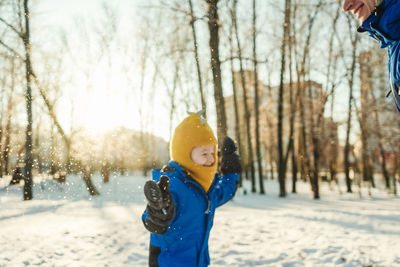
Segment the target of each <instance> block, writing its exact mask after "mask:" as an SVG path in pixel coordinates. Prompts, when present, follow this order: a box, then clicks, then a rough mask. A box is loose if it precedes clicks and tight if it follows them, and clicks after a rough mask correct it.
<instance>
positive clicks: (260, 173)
mask: <svg viewBox="0 0 400 267" xmlns="http://www.w3.org/2000/svg"><path fill="white" fill-rule="evenodd" d="M235 17H236V16H235ZM256 38H257V36H256V0H253V62H254V111H255V123H254V124H255V133H256V152H257V165H258V180H259V185H260V194H262V195H263V194H265V190H264V179H263V167H262V155H261V144H260V126H259V124H260V122H259V120H260V116H259V99H258V98H259V93H258V91H259V88H258V72H257V46H256V45H257V39H256Z"/></svg>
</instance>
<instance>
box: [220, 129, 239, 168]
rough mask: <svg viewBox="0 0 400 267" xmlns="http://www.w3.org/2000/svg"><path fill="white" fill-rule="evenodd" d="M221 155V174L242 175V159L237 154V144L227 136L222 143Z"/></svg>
mask: <svg viewBox="0 0 400 267" xmlns="http://www.w3.org/2000/svg"><path fill="white" fill-rule="evenodd" d="M221 154H222V159H221V172H222V173H223V174H228V173H240V172H241V171H242V166H241V164H240V157H239V155H238V154H237V153H236V145H235V142H234V141H233V140H232V139H231V138H229V137H228V136H225V138H224V141H223V142H222V147H221Z"/></svg>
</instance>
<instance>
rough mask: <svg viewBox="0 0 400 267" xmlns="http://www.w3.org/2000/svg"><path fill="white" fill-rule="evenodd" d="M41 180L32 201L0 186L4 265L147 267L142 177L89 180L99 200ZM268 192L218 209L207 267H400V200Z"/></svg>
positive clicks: (70, 185)
mask: <svg viewBox="0 0 400 267" xmlns="http://www.w3.org/2000/svg"><path fill="white" fill-rule="evenodd" d="M46 178H47V177H36V179H35V185H34V198H35V199H34V200H32V201H22V200H21V199H22V192H21V190H22V188H21V187H20V186H17V185H14V186H8V187H6V184H7V183H6V182H5V179H9V177H8V178H3V179H0V244H1V245H0V266H27V265H35V266H147V257H148V242H149V234H148V232H147V231H146V230H145V228H144V227H143V225H142V222H141V214H142V211H143V209H144V207H145V201H144V197H143V193H142V185H143V184H144V181H145V180H146V179H147V178H144V177H139V176H134V175H130V176H118V177H111V179H110V183H108V184H102V183H101V179H100V177H99V176H98V175H95V176H94V178H93V180H94V182H95V185H96V187H97V189H98V190H99V191H100V193H101V195H100V196H98V197H93V198H91V197H89V196H88V193H87V191H86V189H85V186H84V183H83V181H82V179H81V178H80V177H78V176H68V177H67V183H65V184H59V183H57V182H55V181H53V180H49V179H46ZM289 185H290V183H289V182H288V188H290V187H289ZM246 186H247V187H249V186H248V184H246ZM265 187H266V191H267V192H266V193H267V194H266V195H259V194H251V193H247V194H246V195H244V194H243V190H242V189H240V190H239V191H238V194H237V196H236V198H235V199H234V201H231V202H229V203H228V204H226V205H224V206H222V207H221V208H219V209H218V210H217V214H216V217H215V222H214V227H213V230H212V232H211V237H210V242H209V245H210V256H211V266H287V267H288V266H346V267H350V266H400V253H399V251H400V223H399V222H400V198H399V197H393V196H390V195H389V194H387V193H386V192H384V191H382V190H378V189H374V190H373V192H372V196H373V197H372V198H371V197H367V196H368V195H367V194H366V192H363V197H362V198H359V196H358V194H339V193H338V191H337V190H333V191H331V190H329V187H328V185H327V184H326V183H323V184H322V185H321V200H313V199H312V195H311V193H310V186H309V185H308V184H306V183H303V182H299V183H298V191H299V193H298V194H291V193H289V194H288V197H286V198H279V197H277V194H278V183H277V181H271V180H268V181H266V184H265ZM343 189H344V188H343ZM343 189H342V191H343Z"/></svg>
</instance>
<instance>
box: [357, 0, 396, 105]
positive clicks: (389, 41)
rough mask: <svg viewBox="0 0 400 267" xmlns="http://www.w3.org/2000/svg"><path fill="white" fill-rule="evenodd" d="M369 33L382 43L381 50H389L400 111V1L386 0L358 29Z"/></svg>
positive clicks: (393, 87) (392, 78) (392, 82)
mask: <svg viewBox="0 0 400 267" xmlns="http://www.w3.org/2000/svg"><path fill="white" fill-rule="evenodd" d="M358 31H359V32H365V31H368V32H369V33H370V35H371V36H372V37H373V38H375V39H376V40H378V41H379V42H380V45H381V48H386V47H387V48H388V68H389V79H390V85H391V88H392V94H393V97H394V100H395V103H396V106H397V109H398V110H399V111H400V95H399V88H400V1H399V0H385V1H384V2H383V3H382V4H380V5H379V6H378V7H377V8H376V10H375V11H374V12H373V13H372V14H371V15H370V16H369V17H368V18H367V19H366V20H365V21H364V22H363V24H362V25H361V26H360V27H359V28H358Z"/></svg>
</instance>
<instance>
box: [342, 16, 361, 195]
mask: <svg viewBox="0 0 400 267" xmlns="http://www.w3.org/2000/svg"><path fill="white" fill-rule="evenodd" d="M352 19H353V18H352V16H349V15H347V22H348V27H349V32H350V40H351V46H352V55H351V66H350V68H349V69H348V77H347V81H348V84H349V100H348V109H349V110H348V116H347V123H346V141H345V146H344V171H345V175H346V186H347V192H348V193H352V190H351V179H350V161H349V153H350V131H351V119H352V109H353V108H352V104H353V91H354V75H355V70H356V62H357V48H358V43H359V34H357V33H353V34H351V33H352V32H353V28H354V27H353V25H354V21H352Z"/></svg>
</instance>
